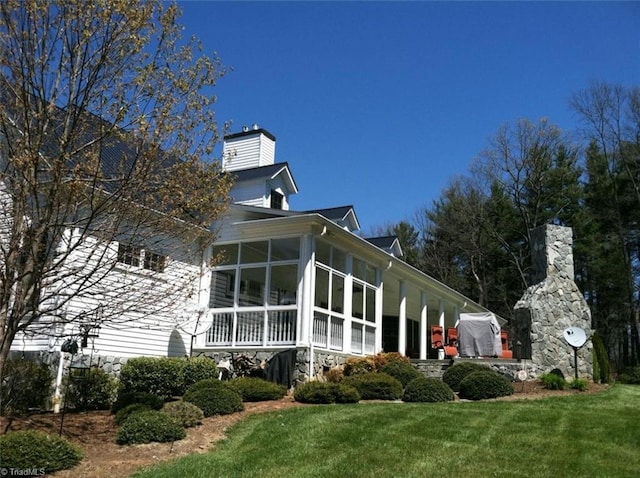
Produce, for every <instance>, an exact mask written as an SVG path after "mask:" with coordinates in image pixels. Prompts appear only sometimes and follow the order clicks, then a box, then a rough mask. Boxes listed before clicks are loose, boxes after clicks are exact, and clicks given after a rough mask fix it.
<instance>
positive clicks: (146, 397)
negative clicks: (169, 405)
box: [111, 390, 164, 413]
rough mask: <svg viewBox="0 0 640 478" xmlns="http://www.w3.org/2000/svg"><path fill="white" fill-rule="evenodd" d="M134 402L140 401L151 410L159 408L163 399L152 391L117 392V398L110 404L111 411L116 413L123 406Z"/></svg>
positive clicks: (162, 403)
mask: <svg viewBox="0 0 640 478" xmlns="http://www.w3.org/2000/svg"><path fill="white" fill-rule="evenodd" d="M134 403H142V404H144V405H148V406H149V408H151V409H152V410H160V409H161V408H162V405H164V400H163V399H162V398H160V397H158V396H156V395H153V394H152V393H147V392H123V391H122V390H121V391H120V393H119V394H118V398H116V401H115V402H113V405H112V406H111V412H112V413H118V411H120V410H122V409H123V408H124V407H126V406H128V405H132V404H134Z"/></svg>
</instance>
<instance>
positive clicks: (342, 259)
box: [331, 247, 347, 272]
mask: <svg viewBox="0 0 640 478" xmlns="http://www.w3.org/2000/svg"><path fill="white" fill-rule="evenodd" d="M346 264H347V255H346V254H345V253H344V252H342V251H341V250H340V249H336V248H335V247H334V248H333V258H332V261H331V267H333V268H334V269H336V270H338V271H340V272H346V270H347V266H346Z"/></svg>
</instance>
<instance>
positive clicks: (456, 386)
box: [442, 362, 491, 392]
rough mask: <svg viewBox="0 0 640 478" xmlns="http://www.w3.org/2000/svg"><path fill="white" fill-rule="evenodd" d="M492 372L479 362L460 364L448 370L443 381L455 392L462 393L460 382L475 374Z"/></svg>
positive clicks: (443, 376)
mask: <svg viewBox="0 0 640 478" xmlns="http://www.w3.org/2000/svg"><path fill="white" fill-rule="evenodd" d="M486 370H491V369H490V368H489V367H487V366H486V365H482V364H479V363H477V362H458V363H456V364H453V365H452V366H451V367H449V368H447V370H445V371H444V374H443V375H442V381H443V382H444V383H446V384H447V385H449V387H451V390H453V391H454V392H459V391H460V382H462V380H463V379H464V378H465V377H466V376H467V375H469V374H470V373H473V372H479V371H486Z"/></svg>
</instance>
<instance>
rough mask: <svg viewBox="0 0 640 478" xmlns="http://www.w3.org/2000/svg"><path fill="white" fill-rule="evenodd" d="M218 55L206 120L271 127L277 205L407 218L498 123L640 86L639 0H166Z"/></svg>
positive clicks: (561, 116) (568, 124) (555, 112)
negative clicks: (606, 86)
mask: <svg viewBox="0 0 640 478" xmlns="http://www.w3.org/2000/svg"><path fill="white" fill-rule="evenodd" d="M180 5H181V7H182V8H183V11H184V15H183V17H182V19H181V22H182V23H183V25H184V26H185V35H186V36H190V35H192V34H193V35H195V36H197V37H198V38H200V39H201V40H202V42H203V45H204V48H205V51H206V52H212V51H215V52H217V53H218V55H219V56H220V58H221V60H222V62H223V64H225V65H226V66H230V67H232V68H233V71H231V72H230V73H229V74H228V75H227V76H226V77H224V78H222V79H221V80H220V81H219V83H218V85H217V86H216V89H215V91H216V94H217V95H218V104H217V107H216V113H217V116H218V120H219V121H221V122H222V121H233V126H232V132H238V131H240V129H241V128H242V126H243V125H252V124H253V123H258V124H259V125H260V127H263V128H265V129H267V130H268V131H270V132H271V133H273V134H274V135H275V136H276V138H277V142H276V161H278V162H281V161H288V162H289V165H290V168H291V170H292V172H293V175H294V177H295V179H296V182H297V184H298V187H299V189H300V192H299V193H298V194H297V195H296V196H293V197H292V198H291V208H292V209H296V210H306V209H315V208H323V207H333V206H341V205H347V204H351V205H353V206H354V207H355V210H356V214H357V216H358V218H359V220H360V223H361V226H362V230H363V232H364V233H365V235H366V232H368V231H370V230H371V229H372V228H374V227H376V226H380V225H384V224H390V223H395V222H398V221H400V220H403V219H406V220H412V219H413V217H414V215H415V213H416V211H418V210H419V209H420V208H423V207H425V206H429V205H431V203H432V202H433V201H434V200H435V199H437V198H438V197H439V195H440V192H441V190H442V189H443V188H444V187H446V186H447V184H448V183H449V181H450V180H451V179H452V178H453V177H454V176H455V175H460V174H466V173H468V170H469V166H470V164H471V162H472V160H473V158H474V157H475V156H476V155H477V154H478V153H479V152H480V151H481V150H482V149H483V148H484V147H485V146H486V143H487V138H489V137H490V136H492V135H493V134H494V133H495V132H496V130H497V129H498V127H499V126H500V125H502V124H504V123H505V122H513V121H515V120H516V119H518V118H529V119H531V120H538V119H539V118H542V117H547V118H549V119H550V121H552V122H553V123H555V124H557V125H559V126H560V127H561V128H562V129H563V130H566V131H572V130H575V129H576V126H577V122H576V118H575V116H574V114H573V113H572V112H571V111H570V109H569V107H568V100H569V97H570V96H571V94H572V93H574V92H576V91H578V90H579V89H582V88H585V87H587V86H588V85H589V82H590V81H606V82H611V83H620V84H623V85H625V86H630V85H640V3H638V2H218V1H215V2H214V1H190V2H180Z"/></svg>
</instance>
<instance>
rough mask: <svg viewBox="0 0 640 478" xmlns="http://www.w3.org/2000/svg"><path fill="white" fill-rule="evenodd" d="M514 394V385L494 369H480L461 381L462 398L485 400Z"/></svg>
mask: <svg viewBox="0 0 640 478" xmlns="http://www.w3.org/2000/svg"><path fill="white" fill-rule="evenodd" d="M511 394H513V385H512V384H511V382H510V381H509V379H507V378H506V377H504V376H502V375H500V374H499V373H497V372H494V371H493V370H480V371H478V372H473V373H470V374H469V375H467V376H466V377H465V378H464V379H462V382H460V398H465V399H468V400H485V399H487V398H497V397H504V396H507V395H511Z"/></svg>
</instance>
